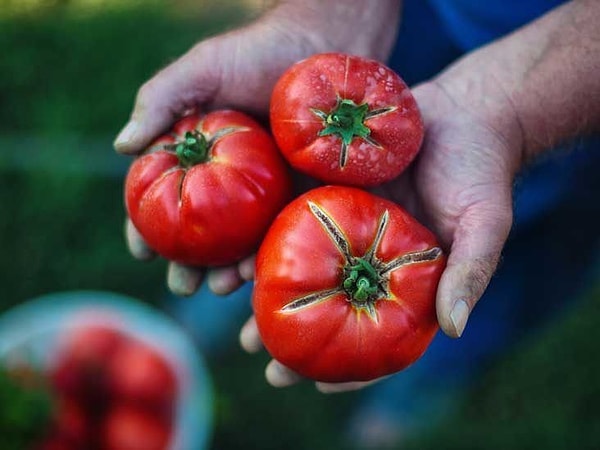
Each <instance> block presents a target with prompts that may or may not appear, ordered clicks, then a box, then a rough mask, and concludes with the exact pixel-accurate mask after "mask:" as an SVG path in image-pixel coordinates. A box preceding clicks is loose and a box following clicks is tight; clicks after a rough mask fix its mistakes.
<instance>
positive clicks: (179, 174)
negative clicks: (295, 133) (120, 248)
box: [125, 110, 290, 266]
mask: <svg viewBox="0 0 600 450" xmlns="http://www.w3.org/2000/svg"><path fill="white" fill-rule="evenodd" d="M231 128H234V129H235V131H234V132H231V133H227V132H226V131H227V130H228V129H231ZM194 130H197V131H199V132H200V133H201V134H202V135H204V136H206V137H207V139H209V140H210V138H211V137H213V136H215V134H218V133H222V132H225V134H224V135H223V136H221V137H220V138H219V139H217V140H216V142H214V144H213V145H211V146H210V148H209V154H208V160H207V161H206V162H202V163H198V164H196V165H193V166H191V167H187V168H186V167H184V166H182V165H181V164H180V163H179V160H178V158H177V156H176V155H175V153H174V151H173V150H172V149H166V148H165V145H167V146H169V145H171V146H173V145H174V144H176V143H177V142H181V141H182V140H183V139H184V136H185V133H186V132H188V131H194ZM289 195H290V181H289V175H288V171H287V167H286V165H285V162H284V160H283V158H282V157H281V155H280V154H279V151H278V150H277V147H276V145H275V143H274V141H273V139H272V138H271V137H270V135H269V134H268V133H267V132H266V131H265V130H264V129H263V128H262V127H261V126H260V125H259V124H258V123H257V122H256V121H254V120H253V119H251V118H250V117H248V116H247V115H245V114H243V113H240V112H236V111H226V110H224V111H215V112H212V113H209V114H206V115H193V116H188V117H186V118H184V119H182V120H180V121H179V122H177V123H176V124H175V125H174V126H173V128H172V130H171V133H170V134H166V135H164V136H161V137H159V138H158V139H157V140H156V141H155V142H154V143H153V144H151V145H150V146H149V147H148V149H147V150H146V152H144V153H143V154H142V155H141V156H140V157H139V158H137V159H136V160H135V161H134V162H133V164H132V165H131V167H130V169H129V172H128V174H127V178H126V180H125V205H126V208H127V212H128V214H129V216H130V218H131V220H132V222H133V224H134V225H135V227H136V228H137V230H138V231H139V232H140V234H141V235H142V237H143V238H144V240H145V241H146V243H147V244H148V245H149V246H150V247H151V248H152V249H154V250H155V251H156V252H157V253H159V254H160V255H162V256H164V257H165V258H167V259H170V260H173V261H177V262H180V263H183V264H188V265H196V266H221V265H227V264H231V263H234V262H236V261H238V260H240V259H242V258H244V257H245V256H248V255H249V254H251V253H252V252H253V251H254V250H255V249H256V247H258V244H259V242H260V240H261V239H262V237H263V236H264V233H265V232H266V230H267V228H268V226H269V225H270V223H271V221H272V219H273V218H274V217H275V215H276V214H277V213H278V212H279V210H280V209H281V208H282V207H283V206H284V204H285V203H286V202H287V200H288V199H289Z"/></svg>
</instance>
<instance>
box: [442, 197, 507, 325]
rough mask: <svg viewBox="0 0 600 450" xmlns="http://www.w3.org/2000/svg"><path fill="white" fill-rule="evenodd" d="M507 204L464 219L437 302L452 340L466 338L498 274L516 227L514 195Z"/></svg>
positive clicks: (480, 210) (475, 210) (477, 211)
mask: <svg viewBox="0 0 600 450" xmlns="http://www.w3.org/2000/svg"><path fill="white" fill-rule="evenodd" d="M505 200H507V201H506V202H504V203H503V204H500V205H495V206H494V207H491V208H482V207H479V206H477V207H473V208H472V209H471V210H469V211H468V212H467V213H466V214H464V215H463V217H461V220H460V223H459V226H458V228H457V230H456V232H455V235H454V241H453V244H452V249H451V251H450V255H449V257H448V263H447V266H446V269H445V270H444V273H443V274H442V277H441V279H440V284H439V287H438V293H437V299H436V306H437V316H438V322H439V323H440V327H441V328H442V330H443V331H444V332H445V333H446V334H447V335H448V336H450V337H460V336H461V335H462V333H463V331H464V329H465V326H466V324H467V320H468V318H469V314H470V313H471V311H472V310H473V308H474V306H475V304H476V303H477V301H478V300H479V298H480V297H481V296H482V295H483V292H484V291H485V289H486V287H487V285H488V283H489V282H490V279H491V277H492V275H493V273H494V271H495V270H496V266H497V264H498V260H499V258H500V253H501V251H502V247H503V246H504V243H505V242H506V239H507V237H508V233H509V231H510V226H511V224H512V209H511V205H510V194H507V198H506V199H505Z"/></svg>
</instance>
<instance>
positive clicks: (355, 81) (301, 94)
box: [270, 53, 423, 186]
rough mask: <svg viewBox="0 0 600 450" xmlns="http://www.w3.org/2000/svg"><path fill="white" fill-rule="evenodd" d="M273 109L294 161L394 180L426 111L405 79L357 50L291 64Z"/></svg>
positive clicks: (418, 139)
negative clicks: (420, 106) (357, 52)
mask: <svg viewBox="0 0 600 450" xmlns="http://www.w3.org/2000/svg"><path fill="white" fill-rule="evenodd" d="M270 113H271V128H272V131H273V135H274V137H275V140H276V141H277V144H278V145H279V147H280V148H281V151H282V152H283V154H284V156H285V157H286V158H287V159H288V161H289V162H290V164H291V165H292V166H293V167H295V168H296V169H298V170H300V171H301V172H304V173H306V174H308V175H311V176H313V177H315V178H318V179H320V180H321V181H324V182H326V183H331V184H344V185H354V186H372V185H376V184H379V183H382V182H384V181H389V180H391V179H393V178H395V177H396V176H398V175H399V174H400V173H401V172H402V171H403V170H404V169H405V168H406V167H407V166H408V165H409V164H410V162H411V161H412V160H413V159H414V157H415V156H416V154H417V152H418V151H419V148H420V146H421V143H422V140H423V121H422V119H421V114H420V112H419V109H418V107H417V103H416V101H415V99H414V97H413V96H412V94H411V92H410V90H409V89H408V87H407V86H406V84H405V83H404V81H403V80H402V79H401V78H400V76H398V75H397V74H396V73H395V72H393V71H392V70H391V69H389V68H388V67H386V66H385V65H383V64H381V63H379V62H377V61H374V60H370V59H366V58H362V57H358V56H350V55H345V54H341V53H324V54H318V55H315V56H312V57H310V58H307V59H305V60H303V61H300V62H298V63H296V64H294V65H293V66H291V67H290V68H289V69H288V70H287V71H286V72H285V73H284V74H283V75H282V76H281V78H280V79H279V80H278V82H277V84H276V85H275V88H274V90H273V94H272V97H271V107H270Z"/></svg>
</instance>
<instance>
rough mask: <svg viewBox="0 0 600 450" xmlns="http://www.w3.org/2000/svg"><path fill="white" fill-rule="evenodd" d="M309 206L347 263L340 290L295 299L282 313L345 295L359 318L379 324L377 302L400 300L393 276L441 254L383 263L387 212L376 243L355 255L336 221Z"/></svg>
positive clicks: (429, 251) (423, 253) (430, 251)
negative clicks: (381, 253) (392, 287)
mask: <svg viewBox="0 0 600 450" xmlns="http://www.w3.org/2000/svg"><path fill="white" fill-rule="evenodd" d="M307 203H308V206H309V208H310V211H311V212H312V214H313V215H314V217H315V218H316V219H317V221H318V222H319V224H320V225H321V227H322V228H323V230H324V231H325V232H326V233H327V235H328V236H329V237H330V238H331V240H332V241H333V243H334V244H335V246H336V248H337V249H338V250H339V252H340V253H341V254H342V256H343V257H344V259H345V263H344V265H343V267H342V271H341V274H340V281H339V286H338V287H336V288H333V289H328V290H323V291H318V292H313V293H310V294H308V295H305V296H303V297H300V298H298V299H295V300H293V301H291V302H289V303H288V304H286V305H285V306H284V307H283V308H282V310H281V311H282V312H286V313H290V312H296V311H298V310H300V309H303V308H306V307H308V306H312V305H315V304H319V303H321V302H323V301H325V300H327V299H329V298H331V297H332V296H334V295H336V294H344V295H345V300H346V301H347V302H348V303H350V304H351V306H352V307H353V308H354V310H355V311H356V313H357V317H360V314H361V313H365V314H366V315H367V317H369V319H371V320H372V321H373V322H375V323H379V318H378V314H377V307H376V303H377V302H378V301H380V300H389V301H397V299H396V298H395V296H394V295H392V294H391V293H390V290H389V282H390V273H391V272H392V271H394V270H396V269H398V268H400V267H403V266H406V265H411V264H417V263H422V262H428V261H434V260H436V259H437V258H439V257H441V255H442V250H441V249H440V248H439V247H433V248H430V249H427V250H422V251H417V252H411V253H406V254H404V255H402V256H400V257H397V258H395V259H393V260H392V261H390V262H387V263H385V262H383V261H381V260H380V259H379V258H378V257H377V255H376V253H377V250H378V249H379V248H380V246H381V242H382V240H383V236H384V234H385V232H386V230H387V228H388V226H389V220H390V213H389V210H387V209H386V210H385V211H384V212H383V213H382V214H381V216H380V217H379V220H378V223H377V231H376V233H375V237H374V238H373V242H372V243H371V245H370V246H369V248H368V249H367V251H366V252H365V254H364V255H363V256H362V257H359V256H355V255H353V254H352V252H351V249H350V243H349V242H348V239H347V238H346V236H345V235H344V233H343V232H342V230H341V229H340V228H339V227H338V225H337V224H336V223H335V221H334V220H333V218H331V217H330V216H329V215H328V214H327V212H326V211H324V210H323V209H322V208H321V207H320V206H318V205H317V204H315V203H313V202H311V201H308V202H307Z"/></svg>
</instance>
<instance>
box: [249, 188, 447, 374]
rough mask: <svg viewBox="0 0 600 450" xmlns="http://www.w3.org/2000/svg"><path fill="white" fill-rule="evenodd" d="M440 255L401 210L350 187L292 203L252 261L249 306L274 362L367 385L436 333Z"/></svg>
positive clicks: (410, 357) (404, 362)
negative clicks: (436, 295) (254, 261)
mask: <svg viewBox="0 0 600 450" xmlns="http://www.w3.org/2000/svg"><path fill="white" fill-rule="evenodd" d="M444 266H445V257H444V256H443V254H442V251H441V249H440V248H439V246H438V244H437V242H436V239H435V237H434V235H433V234H432V233H431V232H430V231H429V230H427V229H426V228H425V227H424V226H422V225H421V224H419V223H418V222H417V221H416V220H415V219H414V218H412V217H411V216H410V215H409V214H408V213H407V212H406V211H404V210H403V209H402V208H401V207H399V206H398V205H396V204H394V203H392V202H390V201H388V200H385V199H382V198H379V197H376V196H374V195H372V194H370V193H368V192H365V191H363V190H360V189H356V188H351V187H339V186H326V187H321V188H317V189H314V190H312V191H309V192H307V193H305V194H304V195H302V196H300V197H298V198H297V199H296V200H294V201H293V202H291V203H290V204H289V205H288V206H286V208H285V209H284V210H283V211H282V212H281V213H280V214H279V215H278V217H277V218H276V219H275V221H274V223H273V225H272V226H271V228H270V229H269V231H268V233H267V235H266V237H265V239H264V241H263V243H262V245H261V247H260V249H259V252H258V255H257V261H256V275H255V287H254V294H253V299H252V302H253V308H254V313H255V316H256V322H257V325H258V330H259V333H260V336H261V339H262V341H263V343H264V345H265V347H266V349H267V350H268V352H269V353H270V354H271V356H273V357H274V358H275V359H276V360H278V361H279V362H281V363H282V364H284V365H285V366H287V367H289V368H290V369H292V370H294V371H295V372H297V373H299V374H300V375H303V376H305V377H308V378H311V379H314V380H320V381H327V382H344V381H366V380H371V379H375V378H378V377H381V376H384V375H387V374H391V373H394V372H397V371H399V370H401V369H403V368H405V367H406V366H408V365H409V364H411V363H412V362H414V361H415V360H416V359H417V358H419V357H420V356H421V355H422V354H423V353H424V351H425V350H426V348H427V346H428V345H429V343H430V342H431V340H432V339H433V337H434V335H435V333H436V331H437V329H438V324H437V319H436V312H435V294H436V290H437V285H438V281H439V278H440V276H441V273H442V270H443V269H444Z"/></svg>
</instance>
